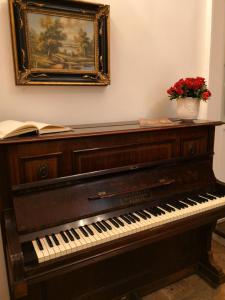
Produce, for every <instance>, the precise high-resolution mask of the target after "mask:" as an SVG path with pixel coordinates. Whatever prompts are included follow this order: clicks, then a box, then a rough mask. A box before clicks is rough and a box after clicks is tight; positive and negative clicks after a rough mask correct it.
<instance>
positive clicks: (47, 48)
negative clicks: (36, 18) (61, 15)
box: [39, 18, 66, 59]
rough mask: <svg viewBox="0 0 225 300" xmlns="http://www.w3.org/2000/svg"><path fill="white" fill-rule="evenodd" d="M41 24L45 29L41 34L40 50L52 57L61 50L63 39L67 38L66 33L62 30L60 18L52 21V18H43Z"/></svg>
mask: <svg viewBox="0 0 225 300" xmlns="http://www.w3.org/2000/svg"><path fill="white" fill-rule="evenodd" d="M41 26H42V27H43V28H44V29H45V31H44V32H41V34H40V38H39V50H40V52H41V53H43V54H46V55H47V56H48V57H49V58H50V59H51V58H52V55H53V54H56V53H58V52H59V48H60V47H61V46H62V43H61V41H63V40H65V39H66V34H65V33H63V32H62V28H63V26H62V24H61V23H60V20H59V19H55V20H54V21H52V20H51V18H45V19H44V18H43V19H42V20H41Z"/></svg>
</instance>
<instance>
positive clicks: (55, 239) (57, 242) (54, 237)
mask: <svg viewBox="0 0 225 300" xmlns="http://www.w3.org/2000/svg"><path fill="white" fill-rule="evenodd" d="M52 238H53V241H54V242H55V244H56V246H59V241H58V239H57V237H56V235H55V234H54V233H53V234H52Z"/></svg>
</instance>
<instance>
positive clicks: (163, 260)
mask: <svg viewBox="0 0 225 300" xmlns="http://www.w3.org/2000/svg"><path fill="white" fill-rule="evenodd" d="M205 228H206V227H205V226H202V227H200V228H199V229H198V230H197V231H196V230H192V231H188V232H185V233H182V234H180V235H177V236H174V237H172V238H169V239H165V240H161V241H159V242H156V243H153V244H150V245H145V246H142V247H139V248H138V249H136V250H133V251H127V252H125V253H123V254H117V255H113V253H111V255H110V254H109V255H108V258H105V259H103V260H102V258H101V256H99V258H98V256H97V255H96V256H95V257H92V258H90V259H89V260H87V261H86V263H84V266H83V267H82V268H78V269H76V266H75V265H72V264H71V265H67V268H68V271H67V273H65V274H64V273H63V271H62V272H61V274H60V272H59V271H58V272H57V271H53V272H52V273H51V272H50V273H49V274H46V275H45V277H47V279H46V280H45V283H44V285H42V284H41V282H38V283H36V285H35V284H34V285H32V288H31V290H30V298H29V299H32V300H33V298H32V292H33V293H34V299H36V298H35V295H36V294H37V291H36V290H39V291H38V294H41V295H42V297H43V298H41V297H40V298H37V299H38V300H39V299H40V300H56V299H57V300H58V299H60V300H61V299H66V300H106V299H107V300H108V299H114V298H116V297H118V296H121V295H122V294H125V293H127V292H129V291H131V290H132V289H133V288H134V287H135V288H136V289H139V288H140V290H141V291H142V293H143V294H146V293H149V292H150V291H152V290H153V289H155V288H157V286H160V285H162V283H163V284H164V285H165V284H169V283H170V281H173V280H174V277H173V276H170V275H171V274H177V276H178V277H180V278H181V277H183V276H184V274H185V275H187V274H192V273H193V272H194V270H195V268H196V265H197V262H198V261H199V258H200V255H201V252H202V245H203V244H199V242H198V241H199V239H200V238H201V235H202V233H203V232H204V231H205ZM201 240H203V239H202V238H201ZM204 246H205V245H204ZM90 262H91V267H90V265H89V263H90ZM85 264H86V266H85ZM73 268H75V269H74V270H73ZM69 270H70V271H69ZM180 270H183V271H182V272H180V273H179V271H180ZM57 273H58V274H57ZM34 274H35V273H34ZM34 274H33V278H34V280H35V275H34ZM52 276H54V277H53V278H52ZM36 281H38V277H37V279H36ZM62 282H63V288H62ZM149 283H151V284H149ZM31 284H32V282H31ZM37 287H38V288H37ZM32 289H33V291H32ZM41 291H42V292H41Z"/></svg>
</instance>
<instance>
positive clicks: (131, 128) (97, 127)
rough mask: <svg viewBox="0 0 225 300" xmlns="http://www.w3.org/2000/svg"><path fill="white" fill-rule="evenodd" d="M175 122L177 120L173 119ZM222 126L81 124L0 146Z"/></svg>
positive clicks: (201, 122)
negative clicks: (63, 130) (67, 130)
mask: <svg viewBox="0 0 225 300" xmlns="http://www.w3.org/2000/svg"><path fill="white" fill-rule="evenodd" d="M174 121H177V119H174ZM222 124H224V123H223V122H221V121H209V120H195V121H187V122H182V121H181V123H179V124H177V123H176V124H173V125H169V126H168V125H167V126H165V125H164V126H140V125H139V121H127V122H111V123H98V124H83V125H69V127H71V128H72V131H69V132H62V133H53V134H44V135H32V136H20V137H14V138H8V139H5V140H1V141H0V145H1V144H17V143H29V142H35V141H46V140H61V139H69V138H79V137H85V136H100V135H113V134H123V133H130V132H143V131H158V130H169V129H178V128H187V127H201V126H219V125H222Z"/></svg>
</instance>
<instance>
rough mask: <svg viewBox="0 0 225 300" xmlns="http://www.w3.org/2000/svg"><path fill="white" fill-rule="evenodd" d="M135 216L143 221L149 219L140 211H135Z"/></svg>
mask: <svg viewBox="0 0 225 300" xmlns="http://www.w3.org/2000/svg"><path fill="white" fill-rule="evenodd" d="M135 214H137V215H138V216H139V217H140V218H141V219H143V220H147V217H146V216H145V215H143V214H142V213H141V212H140V211H135ZM139 221H140V219H139Z"/></svg>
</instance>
